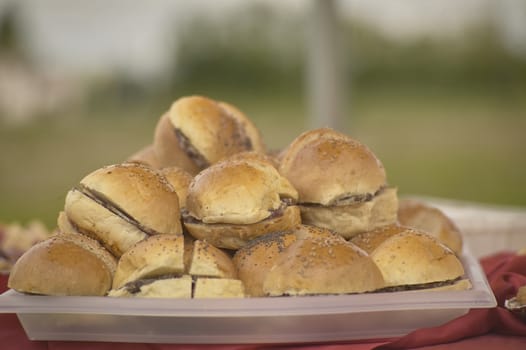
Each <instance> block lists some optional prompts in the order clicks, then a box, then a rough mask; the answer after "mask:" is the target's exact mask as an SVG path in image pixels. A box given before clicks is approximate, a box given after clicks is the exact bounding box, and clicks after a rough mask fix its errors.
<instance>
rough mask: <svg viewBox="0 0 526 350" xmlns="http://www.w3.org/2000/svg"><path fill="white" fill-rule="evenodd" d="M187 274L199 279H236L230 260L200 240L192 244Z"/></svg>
mask: <svg viewBox="0 0 526 350" xmlns="http://www.w3.org/2000/svg"><path fill="white" fill-rule="evenodd" d="M189 273H190V275H192V276H201V277H215V278H234V279H235V278H237V269H236V266H235V265H234V263H233V262H232V258H231V257H230V256H229V255H228V254H226V253H225V252H224V251H222V250H221V249H219V248H216V247H214V246H213V245H211V244H210V243H208V242H207V241H201V240H196V241H194V242H193V252H192V262H191V265H190V269H189Z"/></svg>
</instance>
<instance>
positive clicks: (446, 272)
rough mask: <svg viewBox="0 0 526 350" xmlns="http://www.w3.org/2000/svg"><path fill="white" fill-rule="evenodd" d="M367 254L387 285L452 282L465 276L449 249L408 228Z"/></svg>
mask: <svg viewBox="0 0 526 350" xmlns="http://www.w3.org/2000/svg"><path fill="white" fill-rule="evenodd" d="M370 255H371V257H372V258H373V260H374V262H375V263H376V265H377V266H378V267H379V268H380V270H381V271H382V275H383V276H384V279H385V282H386V285H387V286H403V285H413V284H424V283H431V282H440V281H452V280H455V279H457V278H459V277H461V276H463V275H464V267H463V266H462V263H461V262H460V260H459V259H458V257H457V256H456V255H455V253H454V252H453V251H452V250H450V249H449V248H448V247H446V246H445V245H443V244H442V243H440V242H439V241H438V240H437V239H436V238H434V237H432V236H430V235H428V234H425V233H423V232H421V231H417V230H414V229H411V228H405V229H404V230H403V231H402V232H400V233H398V234H395V235H393V236H391V237H389V238H387V239H386V240H385V241H383V242H382V243H380V244H379V245H378V247H377V248H376V249H374V250H373V252H372V253H371V254H370Z"/></svg>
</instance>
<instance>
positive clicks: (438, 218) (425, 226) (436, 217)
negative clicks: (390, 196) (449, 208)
mask: <svg viewBox="0 0 526 350" xmlns="http://www.w3.org/2000/svg"><path fill="white" fill-rule="evenodd" d="M398 221H399V222H400V224H401V225H404V226H409V227H414V228H416V229H419V230H422V231H424V232H426V233H428V234H431V235H433V236H434V237H436V238H438V240H439V241H441V242H442V243H444V244H445V245H446V246H448V247H449V248H450V249H451V250H453V251H454V252H455V253H456V254H457V255H460V254H461V253H462V234H461V233H460V230H459V228H458V227H457V226H456V225H455V223H454V222H453V221H452V220H451V219H450V218H449V217H448V216H447V215H446V214H444V213H443V212H442V211H441V210H440V209H438V208H435V207H432V206H430V205H427V204H425V203H423V202H420V201H417V200H411V199H404V200H402V201H401V202H400V203H399V206H398Z"/></svg>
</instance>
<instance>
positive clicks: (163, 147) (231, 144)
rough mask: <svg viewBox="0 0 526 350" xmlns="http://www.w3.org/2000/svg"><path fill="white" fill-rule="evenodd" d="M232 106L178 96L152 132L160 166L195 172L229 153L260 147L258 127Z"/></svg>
mask: <svg viewBox="0 0 526 350" xmlns="http://www.w3.org/2000/svg"><path fill="white" fill-rule="evenodd" d="M234 108H235V107H234V106H232V105H229V104H225V103H222V104H221V103H219V102H217V101H215V100H212V99H210V98H207V97H203V96H185V97H182V98H179V99H177V100H176V101H175V102H174V103H173V104H172V106H171V107H170V110H169V111H168V113H167V116H168V121H166V119H165V118H166V117H164V116H163V117H162V118H161V120H160V121H159V123H158V125H157V128H156V132H155V135H154V147H155V150H156V153H157V155H158V157H159V159H160V160H161V163H162V166H163V167H164V166H169V165H176V166H179V167H181V168H183V169H185V170H187V171H188V172H190V173H191V174H192V175H195V174H197V173H198V172H199V171H200V170H202V169H205V168H206V167H208V166H210V165H212V164H214V163H216V162H218V161H220V160H222V159H224V158H226V157H228V156H230V155H232V154H235V153H238V152H243V151H250V150H254V149H255V148H254V146H255V145H257V147H260V144H261V140H257V139H256V138H259V137H258V136H259V135H258V134H257V129H255V126H254V125H253V124H252V123H251V122H250V121H249V120H248V119H247V118H246V116H245V115H244V114H242V113H241V112H240V111H239V110H237V109H234Z"/></svg>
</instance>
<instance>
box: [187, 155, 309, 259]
mask: <svg viewBox="0 0 526 350" xmlns="http://www.w3.org/2000/svg"><path fill="white" fill-rule="evenodd" d="M296 198H297V192H296V190H295V189H294V188H293V187H292V186H291V185H290V183H289V182H288V181H287V179H285V178H284V177H283V176H281V175H280V174H279V173H278V171H277V170H276V169H275V168H274V167H273V166H272V165H270V164H269V163H268V162H265V161H260V160H256V159H250V160H249V159H246V160H225V161H222V162H219V163H217V164H215V165H213V166H211V167H209V168H207V169H205V170H203V171H202V172H201V173H199V174H198V175H197V176H196V177H195V178H194V179H193V180H192V183H191V184H190V187H189V189H188V197H187V203H186V205H187V211H188V212H187V213H185V214H184V215H183V221H184V225H185V227H186V229H187V230H188V232H190V234H191V235H192V236H194V237H196V238H198V239H206V240H208V241H209V242H210V243H212V244H213V245H215V246H217V247H220V248H227V249H238V248H240V247H241V246H243V245H245V244H246V243H247V242H248V241H249V240H251V239H254V238H256V237H258V236H261V235H263V234H265V233H269V232H275V231H280V230H286V229H289V228H291V227H294V226H295V225H297V224H299V223H300V216H299V210H298V209H297V208H296V207H295V206H294V205H293V204H294V202H295V200H296Z"/></svg>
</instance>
